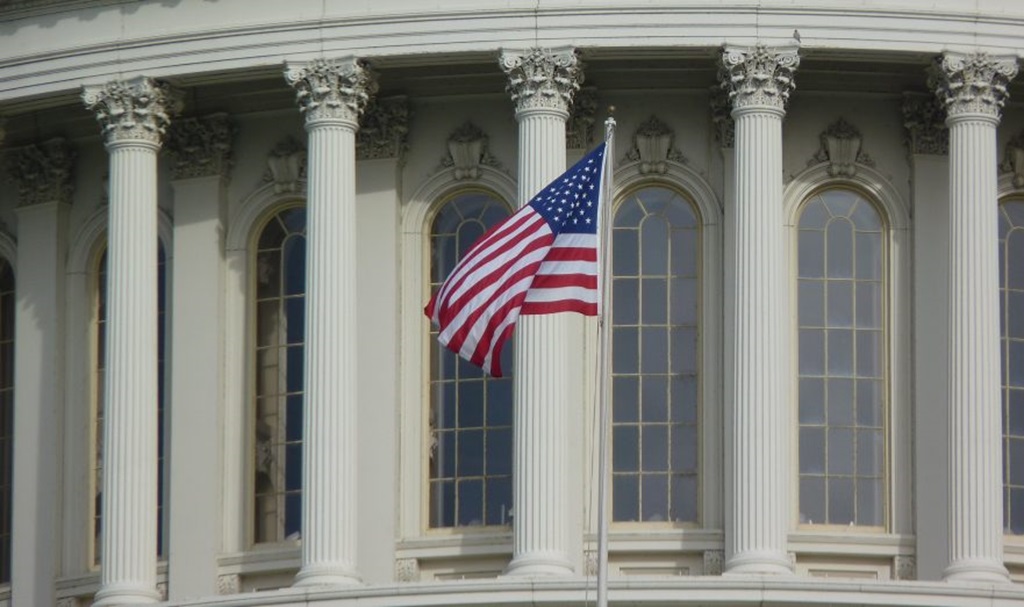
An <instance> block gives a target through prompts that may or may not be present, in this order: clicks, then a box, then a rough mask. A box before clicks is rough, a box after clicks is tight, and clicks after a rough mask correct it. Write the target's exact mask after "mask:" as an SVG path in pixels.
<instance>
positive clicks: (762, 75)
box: [719, 44, 800, 110]
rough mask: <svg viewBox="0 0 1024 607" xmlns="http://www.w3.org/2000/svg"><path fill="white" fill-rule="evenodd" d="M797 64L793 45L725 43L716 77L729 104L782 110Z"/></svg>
mask: <svg viewBox="0 0 1024 607" xmlns="http://www.w3.org/2000/svg"><path fill="white" fill-rule="evenodd" d="M799 65H800V55H799V54H798V53H797V47H795V46H785V47H767V46H765V45H763V44H758V45H757V46H754V47H751V48H743V47H730V46H726V47H725V48H724V49H723V50H722V57H721V60H720V63H719V80H720V81H721V83H722V88H724V89H725V91H726V92H727V93H728V95H729V103H730V104H732V107H733V108H741V107H748V106H769V107H773V108H777V109H779V110H784V109H785V108H786V103H787V102H788V101H789V95H790V93H791V92H792V91H793V89H795V88H796V82H795V80H794V75H795V73H796V68H797V67H799Z"/></svg>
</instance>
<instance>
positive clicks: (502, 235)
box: [424, 144, 606, 377]
mask: <svg viewBox="0 0 1024 607" xmlns="http://www.w3.org/2000/svg"><path fill="white" fill-rule="evenodd" d="M605 145H606V144H601V145H600V146H598V147H597V148H596V149H595V150H594V151H592V152H590V153H589V154H587V155H586V156H584V157H583V159H581V160H580V161H579V162H577V163H576V164H575V165H573V167H572V168H570V169H569V170H568V171H566V172H565V173H563V174H562V175H561V176H560V177H558V178H557V179H555V180H554V181H553V182H551V184H550V185H548V186H547V187H546V188H544V189H543V190H541V191H540V193H539V194H537V195H536V196H534V198H533V200H531V201H530V202H529V204H527V205H526V206H524V207H523V208H521V209H520V210H519V211H517V212H516V213H515V214H513V215H512V216H510V217H509V218H508V219H506V220H504V221H502V222H501V223H499V224H498V225H496V226H494V227H493V228H491V229H490V230H488V231H487V232H486V233H485V234H484V235H483V236H481V237H480V240H478V241H477V242H476V243H474V244H473V246H472V247H470V249H469V251H467V252H466V254H465V255H464V256H463V257H462V259H461V260H460V261H459V263H458V264H457V265H456V266H455V269H453V270H452V273H451V275H450V276H448V278H447V279H446V280H445V281H444V283H442V284H441V286H440V287H439V288H438V290H437V291H436V292H435V293H434V296H433V297H431V298H430V303H428V304H427V307H426V308H425V309H424V312H425V313H426V315H427V316H428V317H430V319H431V320H432V321H433V322H434V324H435V325H437V328H438V341H440V342H441V344H443V345H444V346H446V347H447V348H448V349H449V350H451V351H453V352H455V353H456V354H458V355H459V356H461V357H462V358H464V359H466V360H468V361H469V362H471V363H473V364H475V365H477V366H478V367H481V368H483V370H484V371H485V372H487V373H488V374H489V375H491V376H493V377H501V346H502V345H503V344H504V343H505V342H506V341H507V340H508V338H509V336H511V335H512V329H514V328H515V324H516V320H518V318H519V315H520V314H553V313H555V312H579V313H580V314H584V315H587V316H596V315H597V304H598V284H597V276H598V266H597V239H598V237H597V223H598V214H597V209H598V207H599V204H600V202H601V199H602V196H603V194H602V192H603V187H602V186H603V178H604V173H605V170H604V165H605V162H604V155H605Z"/></svg>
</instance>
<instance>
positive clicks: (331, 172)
mask: <svg viewBox="0 0 1024 607" xmlns="http://www.w3.org/2000/svg"><path fill="white" fill-rule="evenodd" d="M285 79H286V80H287V81H288V83H289V84H291V85H292V86H293V87H294V88H295V90H296V91H297V99H298V103H299V107H300V109H301V110H302V112H303V114H305V116H306V132H307V133H309V170H308V183H309V186H308V191H309V195H308V199H307V202H306V204H307V210H306V213H307V224H306V225H307V228H306V338H305V339H306V361H305V362H306V366H305V374H304V376H303V377H304V382H305V417H304V422H303V443H302V458H303V468H302V569H301V570H300V571H299V573H298V575H297V576H296V577H295V584H296V585H301V586H312V585H324V584H354V583H358V582H359V581H360V578H359V574H358V573H357V569H356V524H357V516H356V497H357V496H356V489H357V483H356V481H357V478H356V470H357V468H356V454H357V450H356V440H357V436H358V435H359V432H358V428H357V425H356V412H357V404H358V403H357V400H356V382H357V381H358V377H359V375H358V370H357V364H358V354H359V351H358V347H357V346H358V344H357V343H356V297H357V293H356V246H355V244H356V242H355V239H356V206H355V203H356V182H355V177H356V145H355V137H356V130H358V128H359V122H358V121H359V116H360V114H362V112H363V110H364V109H365V108H366V104H367V102H368V101H369V98H370V95H372V94H373V93H375V92H376V89H377V86H376V81H375V80H374V76H373V74H372V72H371V71H370V70H369V68H368V67H367V66H366V65H365V64H364V63H363V62H361V61H360V60H358V59H355V58H353V57H348V58H345V59H342V60H339V61H326V60H323V59H318V60H316V61H314V62H312V63H309V64H305V65H289V66H288V67H287V69H286V70H285Z"/></svg>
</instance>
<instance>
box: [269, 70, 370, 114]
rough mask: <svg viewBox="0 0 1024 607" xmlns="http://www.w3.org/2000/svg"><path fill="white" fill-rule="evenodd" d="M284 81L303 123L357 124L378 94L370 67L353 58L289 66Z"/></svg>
mask: <svg viewBox="0 0 1024 607" xmlns="http://www.w3.org/2000/svg"><path fill="white" fill-rule="evenodd" d="M284 77H285V80H286V81H287V82H288V84H290V85H291V86H292V87H293V88H294V89H295V98H296V101H297V102H298V104H299V109H300V111H302V113H303V114H305V115H306V122H307V123H311V122H317V121H319V120H345V121H348V122H351V123H358V122H359V117H360V116H361V115H362V113H363V111H364V110H365V109H366V106H367V105H368V104H369V102H370V98H371V97H372V96H373V95H374V94H375V93H376V92H377V88H378V85H377V76H376V74H375V73H374V72H373V71H372V70H371V69H370V66H369V64H368V63H367V62H366V61H364V60H362V59H358V58H356V57H345V58H343V59H338V60H328V59H324V58H318V59H314V60H313V61H311V62H309V63H305V64H288V65H287V66H286V68H285V72H284Z"/></svg>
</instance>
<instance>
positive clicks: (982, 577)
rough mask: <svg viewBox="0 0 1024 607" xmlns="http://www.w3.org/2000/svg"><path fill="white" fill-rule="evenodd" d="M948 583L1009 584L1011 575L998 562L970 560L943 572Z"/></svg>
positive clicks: (959, 562) (960, 562)
mask: <svg viewBox="0 0 1024 607" xmlns="http://www.w3.org/2000/svg"><path fill="white" fill-rule="evenodd" d="M942 579H943V581H946V582H955V583H958V582H981V583H987V584H1009V583H1010V573H1009V572H1008V571H1007V570H1006V567H1004V566H1003V564H1002V563H1000V562H998V561H992V560H988V559H970V560H962V561H957V562H955V563H953V564H952V565H950V566H949V567H946V569H945V571H943V572H942Z"/></svg>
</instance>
